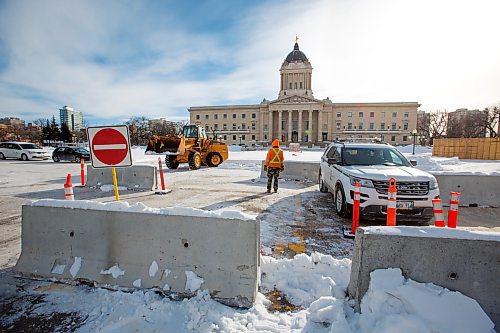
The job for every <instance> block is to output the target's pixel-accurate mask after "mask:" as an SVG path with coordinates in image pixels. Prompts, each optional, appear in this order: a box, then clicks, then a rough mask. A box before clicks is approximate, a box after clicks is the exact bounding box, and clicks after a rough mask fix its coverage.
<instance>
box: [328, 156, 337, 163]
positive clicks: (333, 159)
mask: <svg viewBox="0 0 500 333" xmlns="http://www.w3.org/2000/svg"><path fill="white" fill-rule="evenodd" d="M327 162H328V164H338V163H339V161H338V160H337V159H336V158H331V157H330V158H328V161H327Z"/></svg>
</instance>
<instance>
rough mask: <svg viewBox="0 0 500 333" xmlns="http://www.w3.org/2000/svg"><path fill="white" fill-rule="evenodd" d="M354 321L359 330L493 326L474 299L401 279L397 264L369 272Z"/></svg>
mask: <svg viewBox="0 0 500 333" xmlns="http://www.w3.org/2000/svg"><path fill="white" fill-rule="evenodd" d="M358 324H359V328H360V332H363V333H365V332H366V333H368V332H372V333H386V332H405V333H432V332H453V333H470V332H475V333H480V332H484V333H491V332H492V330H493V327H494V325H493V322H492V321H491V320H490V319H489V318H488V316H487V315H486V314H485V313H484V311H483V310H482V309H481V307H480V306H479V304H478V303H477V302H476V301H475V300H473V299H471V298H469V297H466V296H464V295H462V294H461V293H459V292H454V291H449V290H448V289H445V288H442V287H439V286H436V285H434V284H432V283H427V284H424V283H417V282H415V281H413V280H410V279H408V280H405V279H404V277H403V275H402V273H401V270H400V269H399V268H391V269H385V270H376V271H373V272H372V273H370V287H369V289H368V291H367V292H366V294H365V296H364V297H363V300H362V302H361V315H360V316H359V322H358Z"/></svg>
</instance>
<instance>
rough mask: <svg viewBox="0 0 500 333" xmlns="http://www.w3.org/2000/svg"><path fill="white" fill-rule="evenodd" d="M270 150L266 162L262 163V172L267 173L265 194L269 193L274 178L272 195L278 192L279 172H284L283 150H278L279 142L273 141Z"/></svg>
mask: <svg viewBox="0 0 500 333" xmlns="http://www.w3.org/2000/svg"><path fill="white" fill-rule="evenodd" d="M271 146H272V147H271V149H269V151H268V152H267V156H266V161H265V162H264V171H267V193H271V184H272V182H273V178H274V186H273V188H274V193H276V192H278V177H279V175H280V171H284V170H285V164H284V161H285V159H284V158H283V150H281V149H280V142H279V140H278V139H275V140H274V141H273V143H272V145H271Z"/></svg>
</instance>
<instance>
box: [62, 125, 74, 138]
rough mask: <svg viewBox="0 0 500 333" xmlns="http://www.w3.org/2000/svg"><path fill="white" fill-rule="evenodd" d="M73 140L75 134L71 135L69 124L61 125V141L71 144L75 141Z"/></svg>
mask: <svg viewBox="0 0 500 333" xmlns="http://www.w3.org/2000/svg"><path fill="white" fill-rule="evenodd" d="M72 139H73V134H71V131H70V130H69V127H68V124H66V123H63V124H62V125H61V140H62V141H64V142H71V141H73V140H72Z"/></svg>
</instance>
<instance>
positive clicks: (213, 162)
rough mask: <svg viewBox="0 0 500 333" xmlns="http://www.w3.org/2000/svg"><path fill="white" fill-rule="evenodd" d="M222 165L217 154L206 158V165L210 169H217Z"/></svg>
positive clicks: (211, 154)
mask: <svg viewBox="0 0 500 333" xmlns="http://www.w3.org/2000/svg"><path fill="white" fill-rule="evenodd" d="M221 163H222V156H220V154H219V153H210V154H208V156H207V165H208V166H209V167H211V168H215V167H218V166H219V165H220V164H221Z"/></svg>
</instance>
